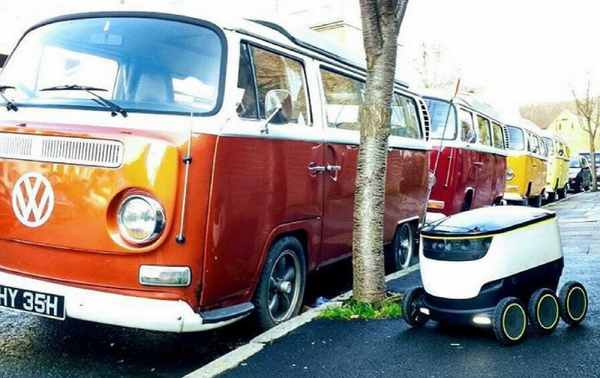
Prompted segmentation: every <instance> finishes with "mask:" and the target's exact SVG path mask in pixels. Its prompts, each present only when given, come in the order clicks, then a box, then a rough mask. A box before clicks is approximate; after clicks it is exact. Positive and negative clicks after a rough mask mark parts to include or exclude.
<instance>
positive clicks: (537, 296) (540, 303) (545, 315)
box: [527, 288, 560, 335]
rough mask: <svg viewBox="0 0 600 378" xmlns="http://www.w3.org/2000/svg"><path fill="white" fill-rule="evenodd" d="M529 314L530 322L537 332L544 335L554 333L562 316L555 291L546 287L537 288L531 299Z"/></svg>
mask: <svg viewBox="0 0 600 378" xmlns="http://www.w3.org/2000/svg"><path fill="white" fill-rule="evenodd" d="M527 315H528V316H529V323H530V324H531V326H532V327H533V329H534V330H535V331H536V332H537V333H539V334H542V335H547V334H550V333H552V332H553V331H554V330H555V329H556V326H557V325H558V319H559V317H560V310H559V307H558V299H557V298H556V295H555V294H554V292H553V291H552V290H550V289H546V288H542V289H538V290H536V291H535V292H534V293H533V295H532V296H531V298H530V299H529V305H528V306H527Z"/></svg>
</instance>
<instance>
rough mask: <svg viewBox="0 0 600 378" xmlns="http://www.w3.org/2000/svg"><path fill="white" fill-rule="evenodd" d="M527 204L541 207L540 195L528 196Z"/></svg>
mask: <svg viewBox="0 0 600 378" xmlns="http://www.w3.org/2000/svg"><path fill="white" fill-rule="evenodd" d="M529 206H531V207H541V206H542V196H541V195H539V196H534V197H529Z"/></svg>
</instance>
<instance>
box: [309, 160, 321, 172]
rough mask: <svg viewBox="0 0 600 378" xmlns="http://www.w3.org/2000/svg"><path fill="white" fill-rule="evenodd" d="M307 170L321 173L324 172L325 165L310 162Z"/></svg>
mask: <svg viewBox="0 0 600 378" xmlns="http://www.w3.org/2000/svg"><path fill="white" fill-rule="evenodd" d="M308 171H309V172H311V173H317V174H318V173H323V172H325V167H324V166H322V165H317V163H315V162H312V163H310V165H309V166H308Z"/></svg>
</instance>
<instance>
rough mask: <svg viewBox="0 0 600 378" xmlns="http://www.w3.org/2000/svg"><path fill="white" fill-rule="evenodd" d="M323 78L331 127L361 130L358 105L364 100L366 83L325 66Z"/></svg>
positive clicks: (328, 119) (328, 122)
mask: <svg viewBox="0 0 600 378" xmlns="http://www.w3.org/2000/svg"><path fill="white" fill-rule="evenodd" d="M321 78H322V80H323V91H324V93H325V110H326V113H327V124H328V125H329V127H334V128H338V129H345V130H356V131H358V130H360V125H359V123H358V107H359V106H360V104H361V103H362V102H363V93H362V91H363V89H364V84H363V83H362V82H360V81H358V80H355V79H351V78H349V77H347V76H344V75H340V74H338V73H335V72H332V71H329V70H327V69H323V68H322V69H321Z"/></svg>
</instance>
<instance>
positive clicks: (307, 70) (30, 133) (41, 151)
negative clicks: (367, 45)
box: [0, 11, 431, 332]
mask: <svg viewBox="0 0 600 378" xmlns="http://www.w3.org/2000/svg"><path fill="white" fill-rule="evenodd" d="M170 12H174V11H170ZM362 62H363V61H362V60H361V59H360V58H358V59H357V58H355V57H353V56H351V55H350V54H347V53H344V52H342V51H339V49H338V48H337V46H335V45H333V46H332V45H329V44H327V43H325V42H323V41H322V40H320V39H318V38H316V37H315V36H314V35H313V34H309V33H308V32H294V31H291V30H289V29H284V28H282V27H281V26H279V25H276V24H273V23H269V22H259V21H231V20H229V21H226V22H218V21H215V20H212V21H211V19H209V18H207V17H204V16H198V17H196V16H193V15H190V14H189V13H187V14H176V13H157V12H155V13H148V12H125V11H123V12H111V13H88V14H79V15H72V16H65V17H60V18H55V19H52V20H49V21H46V22H43V23H41V24H39V25H36V26H35V27H33V28H32V29H31V30H29V31H28V32H27V33H26V34H25V35H24V36H23V38H22V39H21V41H20V42H19V44H18V46H17V47H16V49H15V51H14V52H13V53H12V55H11V57H10V58H9V60H8V62H7V64H6V66H5V68H4V70H3V71H2V73H1V74H0V90H1V93H2V97H3V99H4V102H5V105H6V107H5V109H2V110H0V158H1V159H0V251H2V252H1V253H0V306H2V307H4V308H10V309H16V310H21V311H26V312H29V313H33V314H37V315H41V316H46V317H50V318H56V319H64V318H65V317H70V318H77V319H83V320H88V321H94V322H101V323H107V324H115V325H120V326H126V327H136V328H142V329H149V330H158V331H170V332H191V331H200V330H206V329H210V328H215V327H219V326H223V325H225V324H228V323H231V322H233V321H236V320H238V319H241V318H242V317H245V316H247V315H250V314H253V315H254V316H255V318H256V320H257V323H258V324H259V325H260V326H262V327H263V328H268V327H271V326H274V325H276V324H278V323H281V322H282V321H285V320H287V319H289V318H290V317H293V316H295V315H296V314H298V312H299V310H300V306H301V304H302V298H303V293H304V287H305V282H306V276H307V272H310V271H313V270H315V269H317V268H319V267H322V266H325V265H327V264H330V263H333V262H335V261H338V260H340V259H343V258H345V257H348V256H349V255H350V253H351V243H352V226H353V203H354V182H355V171H356V164H357V154H358V149H359V146H358V143H359V131H358V122H357V120H358V107H359V105H360V103H361V101H362V91H363V90H364V83H365V73H364V69H363V63H362ZM392 110H393V117H392V124H391V126H390V127H391V134H392V136H391V137H390V140H389V155H388V174H387V184H386V185H387V187H386V210H385V225H384V228H385V230H384V234H385V241H386V243H387V245H388V250H389V252H390V255H391V261H392V263H393V265H395V266H396V268H403V267H406V266H407V265H408V263H409V262H410V254H411V253H412V251H413V248H414V245H415V238H414V234H415V230H416V227H417V225H418V223H419V222H420V221H421V216H422V214H423V211H424V210H425V209H424V207H425V203H426V197H427V183H428V168H429V159H428V154H429V150H430V149H431V148H430V147H429V145H428V144H427V142H426V140H425V135H426V126H427V125H426V124H425V122H424V115H425V114H426V109H425V106H424V103H423V102H422V100H421V98H420V97H419V96H418V95H416V94H415V93H413V92H411V91H409V89H408V88H407V87H406V86H405V85H403V84H402V83H400V82H398V83H397V84H396V86H395V89H394V95H393V103H392Z"/></svg>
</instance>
